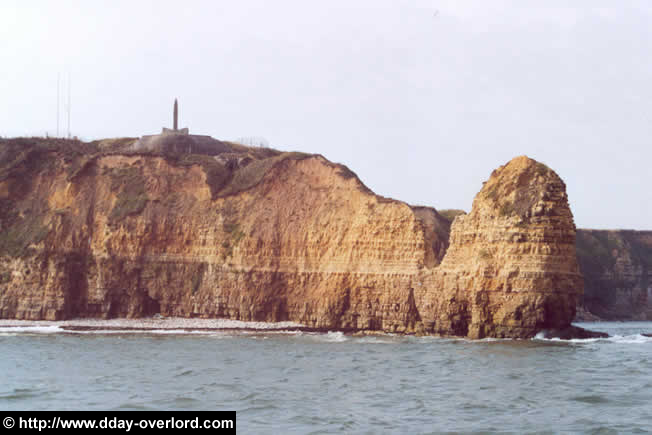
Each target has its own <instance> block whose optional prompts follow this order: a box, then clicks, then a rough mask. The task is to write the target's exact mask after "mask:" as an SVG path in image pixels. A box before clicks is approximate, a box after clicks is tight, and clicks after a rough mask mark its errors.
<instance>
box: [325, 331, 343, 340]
mask: <svg viewBox="0 0 652 435" xmlns="http://www.w3.org/2000/svg"><path fill="white" fill-rule="evenodd" d="M322 337H324V340H325V341H329V342H331V343H342V342H343V341H346V340H348V339H347V338H346V336H345V335H344V334H343V333H342V332H339V331H328V333H326V335H323V336H322Z"/></svg>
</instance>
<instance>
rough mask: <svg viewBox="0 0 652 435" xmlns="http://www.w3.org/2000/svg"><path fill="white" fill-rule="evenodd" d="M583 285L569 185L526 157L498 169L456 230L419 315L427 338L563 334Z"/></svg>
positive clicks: (423, 293)
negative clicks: (544, 331)
mask: <svg viewBox="0 0 652 435" xmlns="http://www.w3.org/2000/svg"><path fill="white" fill-rule="evenodd" d="M581 292H582V277H581V275H580V273H579V269H578V265H577V261H576V256H575V225H574V223H573V217H572V215H571V212H570V209H569V207H568V200H567V197H566V191H565V185H564V183H563V181H562V180H561V179H560V178H559V177H558V176H557V174H555V173H554V172H553V171H552V170H551V169H549V168H548V167H546V166H545V165H543V164H541V163H538V162H535V161H534V160H531V159H529V158H527V157H518V158H516V159H514V160H512V161H511V162H509V163H508V164H507V165H505V166H502V167H500V168H499V169H497V170H496V171H494V173H493V174H492V176H491V178H490V179H489V180H488V181H487V182H486V183H485V184H484V187H483V188H482V190H481V191H480V193H479V194H478V195H477V196H476V198H475V200H474V202H473V208H472V210H471V212H470V213H469V214H468V215H460V216H458V217H457V218H455V221H454V222H453V225H452V229H451V235H450V248H449V249H448V251H447V253H446V256H445V257H444V260H443V262H442V264H441V265H440V266H439V267H438V268H436V269H435V270H434V271H433V272H432V274H431V275H430V276H426V277H424V283H423V286H421V287H420V291H419V292H418V293H417V307H418V309H419V312H420V313H421V318H422V320H423V323H424V326H425V328H426V330H427V331H431V332H435V333H442V334H447V335H468V336H469V337H473V338H482V337H485V336H492V337H528V336H533V335H535V334H536V332H537V331H540V330H542V329H563V328H565V327H567V326H568V325H569V324H570V319H572V318H573V316H574V315H575V304H576V302H577V299H578V296H579V295H581Z"/></svg>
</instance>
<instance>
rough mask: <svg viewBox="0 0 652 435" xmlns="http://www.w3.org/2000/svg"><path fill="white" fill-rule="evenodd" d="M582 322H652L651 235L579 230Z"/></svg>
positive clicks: (623, 231)
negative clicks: (604, 320) (601, 320)
mask: <svg viewBox="0 0 652 435" xmlns="http://www.w3.org/2000/svg"><path fill="white" fill-rule="evenodd" d="M577 257H578V261H579V264H580V269H581V271H582V274H583V275H584V281H585V292H584V297H583V299H582V300H581V303H580V307H579V308H580V314H578V318H579V319H580V320H584V319H586V320H592V319H594V318H595V316H597V317H598V318H601V319H607V320H652V232H651V231H627V230H618V231H616V230H614V231H607V230H583V229H581V230H578V233H577Z"/></svg>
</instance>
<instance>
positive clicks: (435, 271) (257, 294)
mask: <svg viewBox="0 0 652 435" xmlns="http://www.w3.org/2000/svg"><path fill="white" fill-rule="evenodd" d="M133 143H134V141H133V140H122V141H102V142H96V143H90V144H88V143H79V142H72V141H59V142H57V141H42V140H41V141H39V140H28V139H20V140H9V141H2V143H0V157H1V161H2V166H1V168H0V225H1V232H0V255H1V257H0V318H20V319H64V318H71V317H139V316H147V315H152V314H154V313H161V314H163V315H166V316H182V317H227V318H233V319H240V320H257V321H281V320H292V321H296V322H300V323H303V324H305V325H307V326H308V327H313V328H319V329H339V330H382V331H392V332H406V333H409V332H426V333H438V334H446V335H468V336H471V337H482V336H513V337H527V336H532V335H533V334H535V333H536V332H537V330H538V329H541V328H547V327H564V326H567V325H568V324H569V323H570V320H571V319H572V317H573V315H574V306H575V305H574V303H575V298H576V297H577V292H578V291H580V290H581V278H580V276H579V274H578V272H577V264H576V261H575V257H574V255H570V251H569V249H570V248H569V246H571V247H572V246H574V226H573V222H572V216H571V214H570V211H569V209H568V204H567V202H566V197H565V192H564V185H563V183H562V182H561V180H559V178H558V177H557V176H556V175H555V174H554V172H552V171H551V170H549V169H547V168H545V167H544V166H543V165H540V164H538V163H536V162H534V161H532V160H530V159H527V158H518V159H515V160H514V161H512V162H511V163H510V164H508V165H506V166H505V167H503V168H501V169H499V170H498V171H496V172H495V173H494V174H493V175H492V177H491V179H490V180H489V181H488V182H487V184H486V185H485V187H484V188H483V190H482V191H481V192H480V194H479V195H478V198H476V201H475V202H474V206H473V211H472V212H471V213H470V214H469V215H468V216H460V217H458V218H457V219H456V221H455V223H454V224H453V228H452V235H451V239H450V242H451V246H450V248H448V250H447V247H448V243H449V241H448V239H447V234H448V225H449V223H448V221H447V220H446V219H444V218H442V217H441V216H440V215H439V214H438V213H437V212H436V211H435V210H434V209H428V208H424V207H414V208H412V207H410V206H408V205H406V204H405V203H402V202H400V201H395V200H390V199H386V198H382V197H379V196H377V195H375V194H373V192H371V191H370V190H369V189H367V188H366V187H365V186H364V185H363V184H362V183H361V182H360V180H359V179H358V178H357V176H356V175H355V174H353V173H352V172H351V171H349V170H348V169H347V168H346V167H344V166H342V165H337V164H333V163H331V162H329V161H328V160H326V159H325V158H323V157H321V156H317V155H307V154H301V153H281V152H278V151H274V150H268V149H251V148H246V147H242V146H239V145H237V144H229V143H227V142H221V144H223V146H225V148H224V149H223V150H220V152H218V153H216V155H214V156H208V155H193V154H165V153H157V152H142V151H134V150H133V149H132V148H131V147H132V146H133ZM510 207H511V208H510ZM444 253H446V256H445V259H444V261H443V264H442V265H441V266H440V265H439V263H440V262H441V260H442V257H443V256H444Z"/></svg>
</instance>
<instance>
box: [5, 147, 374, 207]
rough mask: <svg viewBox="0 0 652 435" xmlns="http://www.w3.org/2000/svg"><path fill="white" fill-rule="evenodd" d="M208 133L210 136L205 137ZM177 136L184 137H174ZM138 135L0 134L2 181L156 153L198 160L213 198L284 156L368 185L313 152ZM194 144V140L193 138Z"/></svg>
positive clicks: (183, 162) (258, 176)
mask: <svg viewBox="0 0 652 435" xmlns="http://www.w3.org/2000/svg"><path fill="white" fill-rule="evenodd" d="M206 138H208V137H206ZM172 139H174V140H175V141H177V142H178V141H179V140H187V139H188V137H185V136H179V137H177V136H174V137H172ZM137 143H138V140H137V139H136V138H112V139H102V140H96V141H92V142H82V141H79V140H69V139H59V138H39V137H32V138H12V139H0V182H2V181H4V180H6V179H8V178H22V177H27V179H29V177H30V176H33V175H34V174H36V173H37V172H39V171H48V170H53V169H54V167H55V166H57V165H56V164H55V163H57V162H59V163H63V166H64V167H65V168H66V171H67V178H68V179H69V180H72V179H74V178H75V177H77V176H78V175H79V174H81V173H82V172H83V171H85V170H87V169H88V168H89V167H91V166H92V163H93V162H94V161H96V159H98V158H100V157H105V156H111V155H126V156H150V157H160V158H163V159H165V160H166V161H168V162H169V163H171V164H173V165H174V166H182V167H183V166H185V167H188V166H192V165H199V166H201V168H202V169H203V170H204V172H205V173H206V181H207V183H208V184H209V186H210V188H211V194H212V196H213V198H217V197H223V196H228V195H233V194H236V193H238V192H241V191H243V190H247V189H249V188H251V187H253V186H255V185H257V184H258V183H259V182H260V181H261V180H262V179H263V178H264V176H265V175H266V174H267V173H268V172H269V171H270V170H271V169H272V168H273V167H275V166H276V165H278V164H281V163H282V162H283V161H286V160H300V159H305V158H311V157H315V158H321V159H323V160H324V162H327V163H328V164H330V165H335V166H337V167H338V168H339V169H340V173H341V174H342V176H343V177H345V178H353V177H355V178H356V179H357V180H358V181H359V183H360V186H361V189H364V190H368V189H367V188H366V187H365V186H364V184H363V183H362V182H360V180H359V179H358V177H357V175H356V174H355V173H353V172H352V171H351V170H349V169H348V168H346V167H345V166H343V165H339V164H334V163H331V162H329V161H328V160H326V159H325V158H324V157H323V156H320V155H317V154H307V153H301V152H283V151H279V150H275V149H271V148H261V147H248V146H245V145H242V144H238V143H235V142H227V141H219V140H216V139H212V138H208V139H207V140H204V141H203V142H202V143H201V145H202V148H201V151H197V148H196V147H195V148H193V153H188V152H183V151H181V150H182V149H185V147H184V145H187V144H185V143H181V142H179V143H177V145H179V146H178V147H171V148H166V149H164V150H161V149H155V150H151V149H139V148H135V147H134V145H136V144H137ZM193 144H194V143H193Z"/></svg>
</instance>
